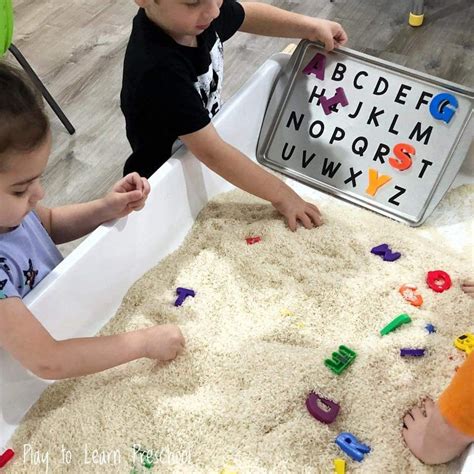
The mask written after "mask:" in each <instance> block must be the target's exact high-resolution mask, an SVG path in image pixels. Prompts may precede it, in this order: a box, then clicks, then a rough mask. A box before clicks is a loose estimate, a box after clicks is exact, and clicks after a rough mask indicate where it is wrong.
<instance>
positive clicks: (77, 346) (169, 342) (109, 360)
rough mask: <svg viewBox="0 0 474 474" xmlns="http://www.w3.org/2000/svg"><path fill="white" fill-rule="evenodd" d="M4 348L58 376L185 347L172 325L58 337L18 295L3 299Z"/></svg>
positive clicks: (163, 356) (170, 355)
mask: <svg viewBox="0 0 474 474" xmlns="http://www.w3.org/2000/svg"><path fill="white" fill-rule="evenodd" d="M0 347H2V348H4V349H5V350H6V351H7V352H9V353H10V354H11V355H12V356H13V357H14V358H15V359H17V360H18V361H19V362H20V363H21V364H22V365H23V366H24V367H26V368H27V369H28V370H30V371H31V372H33V373H34V374H35V375H37V376H38V377H40V378H43V379H50V380H58V379H64V378H68V377H78V376H81V375H86V374H92V373H95V372H100V371H102V370H105V369H109V368H111V367H115V366H117V365H120V364H124V363H125V362H129V361H132V360H135V359H139V358H141V357H148V358H150V359H158V360H171V359H174V358H175V357H176V356H177V355H178V354H180V353H181V352H182V351H183V348H184V338H183V336H182V334H181V332H180V330H179V329H178V327H177V326H174V325H162V326H152V327H150V328H146V329H140V330H138V331H132V332H128V333H124V334H117V335H113V336H101V337H85V338H78V339H66V340H63V341H57V340H55V339H54V338H53V337H51V335H50V334H49V333H48V331H46V329H45V328H44V327H43V326H42V325H41V323H40V322H39V321H38V320H37V319H36V318H35V317H34V316H33V314H32V313H31V312H30V311H29V309H28V308H27V307H26V306H25V305H24V304H23V302H22V300H21V299H19V298H6V299H2V300H0Z"/></svg>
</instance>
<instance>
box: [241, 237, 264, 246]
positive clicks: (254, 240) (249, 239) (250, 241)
mask: <svg viewBox="0 0 474 474" xmlns="http://www.w3.org/2000/svg"><path fill="white" fill-rule="evenodd" d="M245 240H246V241H247V244H248V245H253V244H256V243H257V242H260V241H261V240H262V238H261V237H259V236H256V237H247V238H246V239H245Z"/></svg>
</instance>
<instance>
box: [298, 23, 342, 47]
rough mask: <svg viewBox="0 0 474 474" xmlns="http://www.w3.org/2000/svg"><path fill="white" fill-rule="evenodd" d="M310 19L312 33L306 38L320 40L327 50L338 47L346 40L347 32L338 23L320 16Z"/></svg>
mask: <svg viewBox="0 0 474 474" xmlns="http://www.w3.org/2000/svg"><path fill="white" fill-rule="evenodd" d="M310 20H311V23H312V24H311V25H310V28H311V30H312V33H311V34H309V35H308V36H307V38H306V39H309V40H310V41H321V42H322V43H324V47H325V49H326V50H327V51H331V50H333V49H334V48H339V46H342V45H344V44H345V43H346V42H347V34H346V32H345V31H344V29H343V28H342V26H341V25H340V24H339V23H336V22H335V21H329V20H322V19H321V18H311V19H310Z"/></svg>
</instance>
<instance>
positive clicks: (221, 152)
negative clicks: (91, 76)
mask: <svg viewBox="0 0 474 474" xmlns="http://www.w3.org/2000/svg"><path fill="white" fill-rule="evenodd" d="M135 1H136V3H137V4H138V6H140V7H141V8H140V10H139V12H138V14H137V16H136V17H135V19H134V22H133V29H132V33H131V36H130V40H129V43H128V47H127V52H126V55H125V62H124V72H123V85H122V92H121V107H122V111H123V113H124V115H125V120H126V127H127V137H128V139H129V142H130V145H131V147H132V150H133V153H132V155H131V156H130V157H129V158H128V160H127V162H126V164H125V169H124V172H125V173H129V172H131V171H138V172H139V173H140V174H141V175H143V176H146V177H149V176H150V175H151V174H153V173H154V172H155V171H156V170H157V169H158V168H159V167H160V166H161V165H163V163H165V162H166V161H167V160H168V158H169V157H170V156H171V154H172V151H173V150H172V149H173V144H174V143H175V141H176V140H177V139H178V138H180V139H181V141H182V142H183V143H184V144H185V145H186V146H187V148H188V149H189V150H190V151H191V152H192V153H193V154H194V155H195V156H196V157H197V158H198V159H199V160H200V161H202V162H203V163H204V164H205V165H206V166H208V167H209V168H210V169H211V170H213V171H214V172H216V173H218V174H219V175H221V176H222V177H223V178H224V179H226V180H227V181H229V182H231V183H232V184H234V185H235V186H237V187H239V188H241V189H243V190H244V191H247V192H249V193H251V194H254V195H255V196H258V197H261V198H262V199H265V200H267V201H270V202H271V203H272V204H273V206H274V207H275V208H276V209H277V210H278V211H279V212H280V213H281V214H283V216H284V217H285V218H286V220H287V222H288V225H289V227H290V229H292V230H295V229H296V227H297V222H298V221H299V222H300V223H301V224H303V225H304V226H305V227H306V228H312V227H313V226H314V225H319V224H320V223H321V216H320V212H319V210H318V208H317V207H316V206H314V205H313V204H310V203H307V202H305V201H303V200H302V199H301V198H300V197H299V196H298V195H297V194H296V193H295V192H294V191H293V190H292V189H291V188H290V187H288V186H287V185H286V184H285V183H283V182H282V181H281V180H279V179H278V178H276V177H275V176H274V175H272V174H270V173H268V172H267V171H266V170H265V169H263V168H262V167H260V166H259V165H257V164H256V163H254V162H253V161H251V160H250V159H248V158H247V157H246V156H245V155H243V154H242V153H241V152H240V151H238V150H237V149H236V148H234V147H233V146H231V145H229V144H228V143H226V142H225V141H224V140H222V139H221V138H220V136H219V135H218V133H217V131H216V130H215V128H214V127H213V125H212V123H211V117H212V116H214V115H215V114H216V113H217V112H218V110H219V108H220V92H221V88H222V79H223V63H224V60H223V46H222V43H223V42H224V41H226V40H227V39H229V38H230V37H231V36H232V35H233V34H234V33H235V32H236V31H237V30H240V31H243V32H247V33H256V34H262V35H267V36H283V37H288V38H305V39H309V40H313V41H314V40H320V41H322V42H323V43H324V44H325V46H326V48H327V49H328V50H331V49H333V48H334V47H337V46H340V45H342V44H344V43H345V42H346V41H347V36H346V34H345V32H344V30H343V29H342V27H341V26H340V25H339V24H338V23H334V22H331V21H328V20H320V19H316V18H311V17H307V16H304V15H298V14H295V13H290V12H287V11H284V10H281V9H278V8H276V7H273V6H271V5H266V4H264V3H256V2H246V3H242V4H240V3H238V2H237V1H235V0H135Z"/></svg>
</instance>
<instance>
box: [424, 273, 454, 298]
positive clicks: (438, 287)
mask: <svg viewBox="0 0 474 474" xmlns="http://www.w3.org/2000/svg"><path fill="white" fill-rule="evenodd" d="M426 283H428V286H429V287H430V288H431V289H432V290H433V291H436V293H442V292H443V291H446V290H449V288H451V277H450V276H449V275H448V274H447V273H446V272H444V271H443V270H434V271H432V272H428V274H427V275H426Z"/></svg>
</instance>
